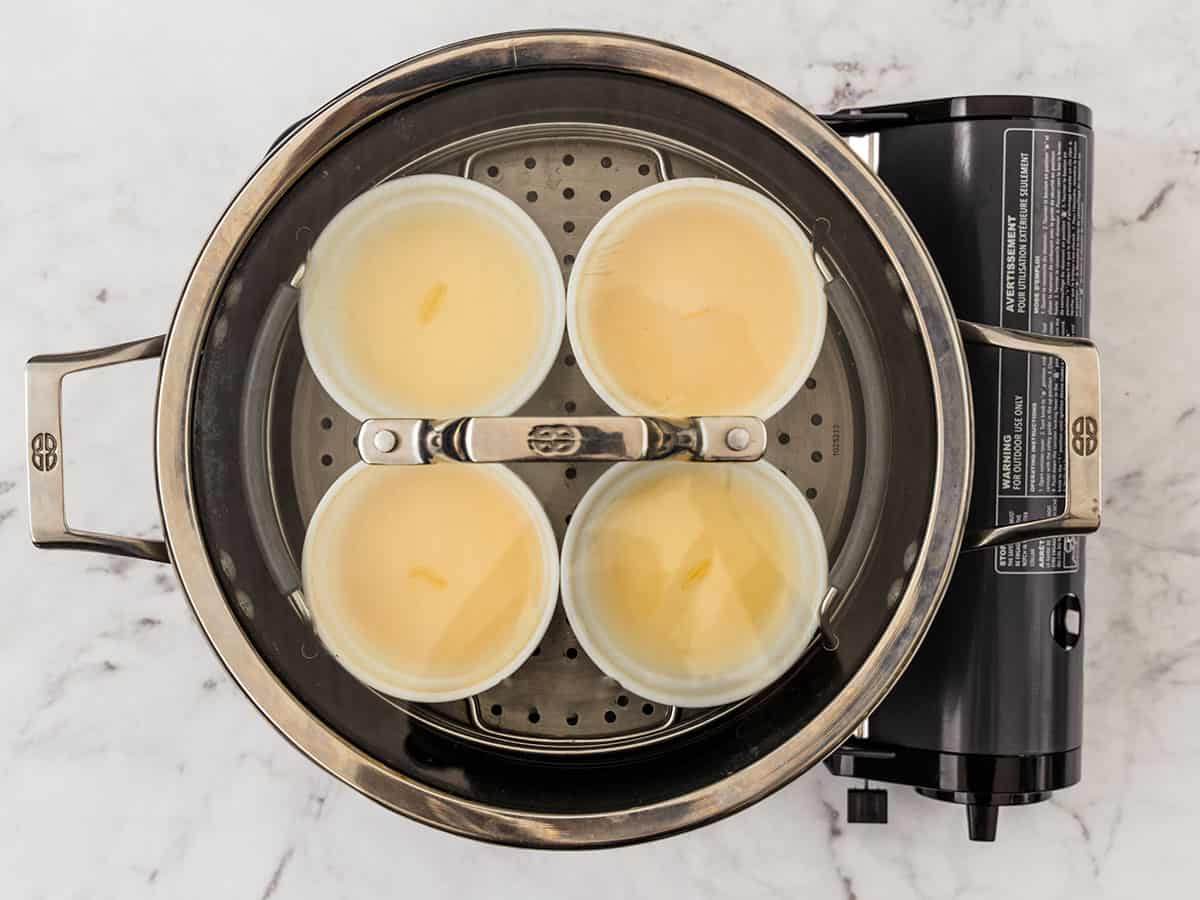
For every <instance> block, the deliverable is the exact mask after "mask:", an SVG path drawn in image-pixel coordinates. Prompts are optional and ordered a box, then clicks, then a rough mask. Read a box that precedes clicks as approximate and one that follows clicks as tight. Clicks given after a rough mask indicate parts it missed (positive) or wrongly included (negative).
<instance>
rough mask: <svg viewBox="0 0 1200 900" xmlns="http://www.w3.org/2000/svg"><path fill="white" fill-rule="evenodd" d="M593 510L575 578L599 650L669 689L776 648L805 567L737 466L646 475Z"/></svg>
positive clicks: (651, 468)
mask: <svg viewBox="0 0 1200 900" xmlns="http://www.w3.org/2000/svg"><path fill="white" fill-rule="evenodd" d="M646 465H647V468H646V469H645V470H643V474H641V475H640V476H639V477H637V478H635V479H631V480H630V481H629V482H628V483H626V484H624V485H621V486H620V487H618V488H614V495H613V497H612V498H611V499H609V500H605V501H602V503H603V505H602V506H598V507H596V508H594V509H593V510H592V512H591V513H590V514H589V519H588V520H587V526H586V531H585V532H584V533H583V534H582V535H581V536H580V540H581V544H580V548H581V549H580V552H579V553H578V555H577V557H576V558H577V559H578V569H577V572H576V576H575V577H576V578H577V584H578V585H579V586H580V587H579V589H580V590H581V591H582V592H583V593H584V594H586V596H587V604H588V607H589V610H590V613H591V614H592V615H593V616H594V617H595V621H596V623H597V626H598V630H599V632H601V633H603V634H604V635H605V637H604V640H605V642H606V644H607V645H608V646H609V647H610V648H618V649H617V652H619V653H620V654H621V655H622V656H623V657H625V658H626V659H627V660H630V661H633V662H634V663H636V664H637V665H638V666H640V667H643V668H645V669H649V670H652V671H654V672H656V673H659V674H661V675H665V676H668V677H705V676H713V675H717V674H721V673H724V672H727V671H729V670H731V669H733V668H736V667H737V666H738V665H740V664H742V663H744V662H746V661H747V660H752V659H753V658H754V657H755V656H756V655H757V654H759V653H761V652H763V650H764V648H766V647H770V646H773V645H774V644H776V643H777V638H778V634H779V628H780V626H781V623H782V621H783V619H784V617H785V615H786V614H787V613H788V611H789V609H790V608H791V606H792V604H793V603H794V602H795V596H796V585H798V584H802V583H803V582H804V578H803V577H802V573H801V572H800V567H802V566H803V564H804V562H803V560H801V559H800V557H799V556H798V555H797V553H796V552H795V548H794V541H791V540H789V537H788V534H789V533H788V519H787V516H786V515H785V514H784V513H783V512H782V510H781V509H780V508H779V506H778V505H777V503H776V502H774V501H773V500H772V499H771V497H770V495H769V490H770V486H769V485H767V484H764V482H763V481H762V480H761V479H758V478H755V477H753V474H752V473H751V472H748V471H746V470H744V469H742V468H741V467H740V466H739V465H737V464H698V463H649V464H646Z"/></svg>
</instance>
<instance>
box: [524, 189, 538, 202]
mask: <svg viewBox="0 0 1200 900" xmlns="http://www.w3.org/2000/svg"><path fill="white" fill-rule="evenodd" d="M525 199H526V200H528V201H529V202H530V203H537V191H530V192H529V193H527V194H526V195H525Z"/></svg>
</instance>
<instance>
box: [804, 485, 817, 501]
mask: <svg viewBox="0 0 1200 900" xmlns="http://www.w3.org/2000/svg"><path fill="white" fill-rule="evenodd" d="M804 496H805V497H807V498H808V499H809V500H816V499H817V489H816V488H809V489H808V490H806V491H805V492H804Z"/></svg>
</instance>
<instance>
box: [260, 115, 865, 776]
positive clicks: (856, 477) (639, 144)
mask: <svg viewBox="0 0 1200 900" xmlns="http://www.w3.org/2000/svg"><path fill="white" fill-rule="evenodd" d="M416 172H439V173H456V174H460V175H462V176H464V177H467V178H473V179H475V180H477V181H480V182H482V183H484V184H488V185H490V186H492V187H494V188H496V189H497V190H500V191H502V192H503V193H505V194H506V195H507V196H509V197H511V198H512V199H513V200H516V201H517V202H518V203H520V204H521V206H522V207H523V208H525V209H526V210H527V211H528V212H529V213H530V215H532V216H533V217H534V220H535V221H536V222H537V223H538V224H539V225H540V226H541V227H542V229H543V231H544V232H545V233H546V235H547V236H548V237H549V239H550V242H551V245H552V246H553V247H554V249H555V252H556V254H557V255H558V258H559V260H560V262H561V264H562V268H563V276H564V278H565V277H568V276H569V274H570V269H571V266H572V265H573V263H574V254H575V251H577V250H578V249H579V247H580V245H581V244H582V242H583V240H584V239H585V238H586V237H587V234H588V232H589V231H590V230H591V227H592V226H593V225H594V224H595V223H596V222H597V221H598V220H599V219H600V217H601V216H602V215H604V213H605V211H606V210H607V209H609V208H611V207H612V206H613V205H615V204H616V203H618V202H619V201H620V200H622V199H624V198H625V197H627V196H628V195H630V194H631V193H633V192H634V191H636V190H638V189H640V188H643V187H646V186H647V185H649V184H653V183H655V182H656V181H660V180H663V179H665V178H677V177H688V176H697V175H703V176H711V177H723V178H729V179H733V180H736V181H739V182H743V183H752V182H750V181H749V180H748V179H747V178H746V176H745V175H743V174H742V173H740V172H738V171H736V170H734V169H731V168H730V167H728V166H725V165H723V164H721V163H720V162H719V161H717V160H716V159H713V158H711V157H709V156H707V155H705V154H703V153H702V152H701V151H699V150H697V149H695V148H692V147H688V146H687V145H684V144H682V143H678V142H673V141H667V140H665V139H663V138H660V137H656V136H655V135H653V134H651V133H648V132H642V131H636V130H633V129H629V128H623V127H620V126H602V125H596V124H588V123H558V124H554V125H525V126H515V127H512V128H506V129H499V130H497V131H494V132H491V133H488V134H486V135H482V136H479V137H477V138H470V139H467V140H465V141H462V142H460V143H458V144H456V145H454V146H451V147H447V148H444V149H442V150H438V151H435V152H434V153H433V154H432V155H430V156H429V157H426V158H422V159H419V160H416V161H414V162H413V163H411V164H409V165H407V166H405V167H404V168H403V169H402V170H400V171H399V172H397V173H396V175H397V177H399V176H402V175H404V174H410V173H416ZM817 227H818V229H821V228H824V227H827V226H826V223H824V222H821V223H820V224H818V226H817ZM818 237H819V235H818ZM830 278H831V281H832V280H833V275H832V274H831V275H830ZM838 285H839V286H841V287H843V288H844V283H843V282H841V281H840V280H839V281H838ZM838 293H839V287H832V288H831V289H830V295H831V297H832V298H833V300H834V302H835V303H837V302H838V300H837V298H838ZM277 302H280V303H281V304H284V305H286V306H287V308H288V309H292V308H294V302H295V295H294V294H291V295H288V296H284V297H282V298H280V300H279V301H277ZM843 314H844V315H853V311H852V310H848V311H846V312H845V313H843ZM284 318H285V314H279V315H278V321H280V322H281V323H282V322H283V321H284ZM287 323H288V324H287V325H286V332H285V334H284V335H283V339H282V340H283V344H284V346H283V351H282V352H283V354H284V355H285V357H286V358H285V359H284V360H283V364H282V365H278V366H276V367H275V371H274V378H273V379H272V383H271V388H270V391H269V394H268V396H269V397H270V401H269V402H270V406H271V408H273V409H274V410H278V411H279V414H277V415H276V416H275V417H274V418H273V420H272V423H271V429H270V432H269V442H268V456H269V458H270V459H272V460H280V461H281V463H282V465H280V466H278V468H277V471H274V472H272V481H273V483H274V484H275V493H274V494H273V496H278V495H279V494H280V493H281V492H289V491H292V490H294V492H295V495H296V512H297V513H298V517H297V518H298V521H293V522H291V523H287V524H288V525H289V526H290V527H288V528H286V529H285V530H286V531H287V533H288V536H289V546H288V550H287V555H288V558H289V560H290V564H291V566H292V570H293V572H294V571H295V562H294V561H295V560H297V559H298V558H299V555H300V553H299V551H300V545H301V542H302V540H303V526H304V524H306V523H307V521H308V519H309V517H310V516H311V515H312V512H313V510H314V509H315V508H316V504H317V502H318V501H319V500H320V499H321V497H322V496H323V495H324V493H325V491H326V490H327V489H328V487H329V486H330V485H331V484H332V483H333V481H334V480H335V479H336V478H337V477H338V476H339V475H340V474H341V473H342V472H343V471H344V470H345V469H346V468H347V467H348V466H349V465H351V464H352V463H354V462H357V461H358V459H359V452H358V449H357V445H356V437H357V434H358V430H359V427H360V423H359V422H358V421H357V420H355V419H353V418H351V417H350V416H349V415H348V414H347V413H346V412H345V411H344V410H342V409H341V407H339V406H338V405H337V404H336V403H335V402H334V401H333V400H332V399H330V398H329V396H328V395H327V394H326V393H325V392H324V390H323V389H322V388H321V386H320V384H319V383H318V382H317V380H316V378H315V377H314V375H313V373H312V371H311V369H309V367H308V365H307V364H306V363H304V362H303V360H302V359H301V357H302V355H303V350H302V348H301V347H300V342H299V334H298V330H297V328H296V326H295V322H294V316H290V317H288V318H287ZM860 328H861V325H860ZM260 346H261V347H262V349H263V352H269V351H270V349H274V347H275V342H274V341H269V342H266V343H264V344H261V345H260ZM850 358H851V350H850V347H849V339H848V338H847V336H846V333H845V331H844V329H843V328H842V327H841V325H840V323H835V324H834V325H833V326H832V327H831V329H830V339H829V340H828V341H827V343H826V345H825V350H824V353H823V355H822V357H821V360H820V362H819V363H818V365H817V367H816V368H815V370H814V372H813V373H812V376H811V377H810V378H809V379H808V381H807V383H806V385H805V389H804V390H803V391H802V392H801V393H800V394H799V395H798V396H797V398H796V399H795V400H793V401H792V402H791V403H790V404H789V405H788V407H787V408H786V409H785V410H783V411H782V412H781V413H779V414H778V415H776V416H774V417H773V418H772V419H771V420H770V432H769V435H770V439H769V448H770V449H769V451H768V453H767V457H766V458H767V459H769V460H770V461H771V462H773V463H774V464H775V465H776V466H778V467H779V468H780V469H782V470H783V471H784V472H785V473H786V474H787V475H788V476H789V477H790V478H791V479H792V480H793V481H794V482H795V483H796V484H798V485H799V486H800V487H801V489H802V490H803V491H804V492H805V494H806V496H807V497H808V498H809V500H810V502H811V503H812V504H813V506H814V508H815V509H816V510H817V512H818V515H819V516H820V518H821V521H822V525H823V527H824V529H825V532H826V534H827V535H829V538H830V543H831V550H833V551H834V554H836V553H837V551H839V550H840V549H841V548H842V546H843V545H844V543H845V539H846V532H847V530H848V528H849V525H850V522H849V520H848V513H849V511H850V505H851V501H852V499H853V498H855V497H857V496H858V492H859V481H860V473H861V470H862V467H863V460H862V459H861V458H859V459H857V461H856V459H855V457H856V454H859V455H861V452H862V448H861V447H859V446H858V445H857V444H856V441H855V434H856V433H858V432H861V426H860V427H858V428H855V426H854V422H855V420H856V417H858V418H859V419H861V416H862V414H863V411H862V401H861V398H860V397H859V396H858V393H857V388H858V386H857V384H854V383H852V382H851V381H850V376H849V374H848V372H847V360H848V359H850ZM611 414H612V411H611V410H610V409H608V407H607V406H605V404H604V403H603V401H601V400H600V399H599V397H597V396H596V394H595V393H594V391H592V389H591V387H590V386H589V385H588V383H587V381H586V379H585V378H584V377H583V375H582V373H581V372H580V370H579V368H578V367H577V366H576V365H575V361H574V357H573V356H572V352H571V347H570V344H569V343H568V341H567V340H566V337H565V335H564V338H563V344H562V348H561V350H560V353H559V355H558V362H557V364H556V365H555V367H554V369H553V370H552V372H551V374H550V376H549V377H548V378H547V379H546V381H545V383H544V384H543V385H542V387H541V389H540V391H539V392H538V393H537V395H536V396H535V397H534V398H533V399H532V400H530V401H529V403H528V404H526V406H525V407H524V408H523V409H522V410H520V411H519V412H518V415H525V416H539V415H540V416H545V417H547V419H548V421H554V416H555V415H558V416H566V417H571V416H603V415H611ZM606 467H607V465H606V464H603V463H589V462H582V463H579V462H563V463H528V464H517V465H515V466H514V468H515V470H516V471H517V472H518V473H519V474H520V476H521V477H522V478H523V479H524V480H525V481H526V482H527V483H528V484H529V485H530V486H531V487H533V488H534V490H535V491H536V493H537V495H538V497H539V499H541V501H542V503H543V505H544V506H545V509H546V511H547V513H548V514H549V516H550V520H551V523H552V525H553V527H554V530H555V535H556V536H557V538H558V540H559V542H560V544H561V541H562V537H563V533H564V531H565V530H566V525H567V523H568V522H569V521H570V517H571V513H572V511H573V510H574V509H575V506H576V504H577V503H578V501H579V500H580V499H581V498H582V496H583V494H584V493H585V492H586V490H587V488H588V487H589V486H590V485H591V484H592V483H593V482H594V481H595V480H596V478H598V477H599V475H600V473H601V472H602V471H603V470H604V469H605V468H606ZM280 481H285V483H283V484H280ZM289 481H290V483H287V482H289ZM264 499H265V497H264ZM267 527H269V525H268V526H267ZM849 555H850V554H847V557H846V559H845V560H844V561H843V567H844V565H845V562H846V560H848V558H849ZM293 580H294V585H295V586H298V584H299V582H298V580H296V579H293ZM285 586H286V587H289V588H290V587H292V586H293V585H291V584H287V585H285ZM836 608H837V603H836V599H835V598H833V599H832V603H831V609H830V615H831V616H832V614H833V613H834V612H835V611H836ZM301 614H302V613H301ZM395 702H396V703H397V705H399V706H401V707H402V708H405V709H406V710H407V711H408V712H409V713H410V714H411V715H414V716H417V717H420V718H421V719H423V720H424V721H426V722H428V723H429V724H431V725H433V726H435V727H445V728H449V729H451V730H452V731H453V732H454V733H456V734H459V735H463V736H467V737H471V738H475V739H478V740H484V741H487V742H489V743H495V744H502V745H504V746H507V747H512V748H515V749H526V750H531V751H537V752H547V753H585V752H599V751H604V750H611V749H614V748H617V747H622V746H631V745H635V744H640V743H645V742H647V741H657V740H662V739H664V738H667V737H670V736H672V735H673V734H675V733H677V732H679V731H680V730H683V729H686V728H692V727H695V726H697V725H699V724H702V723H703V722H704V721H706V720H709V719H711V718H712V717H713V716H716V715H720V714H721V712H722V710H705V711H699V710H682V709H675V708H674V707H670V706H663V705H661V704H655V703H653V702H651V701H649V700H646V699H645V698H643V697H639V696H638V695H636V694H634V693H632V692H630V691H627V690H624V689H623V688H622V687H621V686H620V685H618V684H617V683H616V682H614V681H613V680H612V679H610V678H607V677H606V676H605V675H604V674H603V673H602V672H601V671H600V670H599V669H597V668H596V666H595V665H594V664H593V663H592V662H591V661H590V660H589V659H588V658H587V656H586V655H585V654H584V653H583V652H582V651H581V649H580V648H579V645H578V643H577V642H576V641H575V639H574V636H573V635H572V634H571V629H570V626H569V625H568V623H567V621H566V617H565V616H564V615H563V613H562V610H561V607H560V609H559V611H558V612H557V613H556V615H555V618H554V621H553V623H552V624H551V627H550V630H549V631H548V633H547V635H546V638H545V640H543V642H542V644H541V646H540V647H539V648H538V650H537V651H536V653H535V656H534V658H533V659H532V660H530V662H528V663H527V664H526V665H525V666H524V667H522V669H521V670H520V671H518V672H517V673H516V674H515V675H514V676H512V677H511V678H509V679H506V680H505V682H504V683H502V684H501V685H499V686H497V687H496V688H493V689H492V690H490V691H487V692H485V693H484V694H481V695H479V696H478V697H475V698H473V699H471V700H469V701H464V702H455V703H446V704H439V705H437V706H424V705H418V704H405V703H403V702H402V701H395Z"/></svg>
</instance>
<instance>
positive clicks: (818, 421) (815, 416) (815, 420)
mask: <svg viewBox="0 0 1200 900" xmlns="http://www.w3.org/2000/svg"><path fill="white" fill-rule="evenodd" d="M808 421H810V422H812V423H813V424H814V425H820V424H821V423H822V422H824V421H825V420H824V419H822V418H821V414H820V413H813V414H812V418H811V419H809V420H808Z"/></svg>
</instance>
